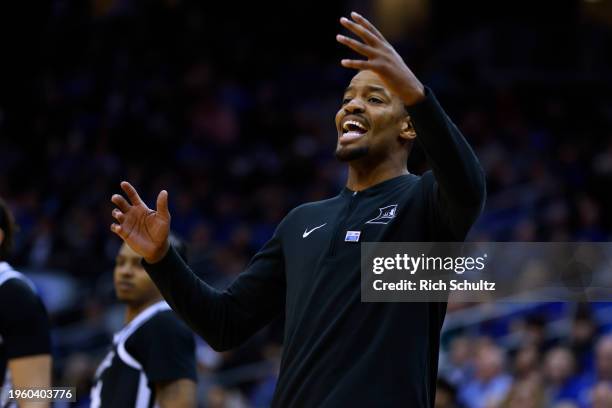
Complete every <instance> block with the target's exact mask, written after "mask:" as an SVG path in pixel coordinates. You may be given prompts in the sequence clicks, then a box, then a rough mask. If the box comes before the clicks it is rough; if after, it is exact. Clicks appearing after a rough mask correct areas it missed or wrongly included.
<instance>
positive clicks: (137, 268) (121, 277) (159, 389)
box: [113, 243, 196, 408]
mask: <svg viewBox="0 0 612 408" xmlns="http://www.w3.org/2000/svg"><path fill="white" fill-rule="evenodd" d="M141 259H142V257H141V256H140V255H138V254H137V253H136V252H134V251H133V250H132V249H131V248H130V247H129V246H128V245H127V244H125V243H124V244H123V245H122V246H121V249H120V250H119V254H117V258H116V260H115V271H114V276H113V277H114V283H115V293H116V294H117V298H118V299H119V300H120V301H122V302H123V303H125V304H126V306H127V310H126V313H125V323H126V324H127V323H129V322H131V321H132V320H133V319H134V318H135V317H136V316H138V314H139V313H140V312H142V311H143V310H144V309H146V308H147V307H149V306H151V305H152V304H154V303H156V302H159V301H160V300H162V296H161V294H160V293H159V290H158V289H157V287H156V286H155V284H154V283H153V281H152V280H151V278H150V277H149V275H148V274H147V272H146V271H145V270H144V268H143V267H142V265H141V264H140V260H141ZM154 385H155V391H156V399H157V404H158V405H159V406H160V407H161V408H166V407H181V408H190V407H195V406H196V384H195V383H194V382H193V381H192V380H190V379H188V378H181V379H177V380H174V381H162V382H156V383H155V384H154Z"/></svg>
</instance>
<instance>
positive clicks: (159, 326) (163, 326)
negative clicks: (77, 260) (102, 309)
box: [91, 236, 196, 408]
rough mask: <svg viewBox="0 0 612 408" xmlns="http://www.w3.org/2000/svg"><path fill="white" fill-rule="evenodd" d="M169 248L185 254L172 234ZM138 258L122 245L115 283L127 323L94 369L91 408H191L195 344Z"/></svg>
mask: <svg viewBox="0 0 612 408" xmlns="http://www.w3.org/2000/svg"><path fill="white" fill-rule="evenodd" d="M170 244H171V245H172V247H173V248H175V250H177V252H178V253H180V254H181V256H185V247H184V245H183V244H182V243H181V242H180V241H179V240H178V239H177V238H175V237H174V236H171V238H170ZM141 259H142V258H141V257H140V255H138V254H137V253H136V252H134V251H133V250H132V249H131V248H130V247H129V246H128V245H127V244H125V243H124V244H123V245H122V246H121V249H120V251H119V254H118V255H117V260H116V266H115V273H114V283H115V292H116V294H117V298H118V299H119V300H120V301H122V302H123V303H125V304H126V306H127V308H126V313H125V323H126V325H125V326H124V327H123V329H121V330H120V331H119V332H118V333H116V334H115V336H114V338H113V346H112V349H111V351H110V352H109V353H108V354H107V355H106V357H105V358H104V360H103V361H102V363H101V364H100V366H99V367H98V370H97V371H96V378H95V384H94V387H93V389H92V391H91V407H92V408H97V407H109V408H111V407H112V408H128V407H129V408H149V407H153V406H154V405H155V406H156V407H161V408H164V407H177V408H183V407H195V406H196V368H195V341H194V338H193V334H192V332H191V331H190V330H189V328H187V326H185V324H184V323H183V322H181V321H180V320H179V319H178V318H177V317H176V315H175V314H174V312H172V310H171V309H170V306H168V304H167V303H166V302H164V301H163V299H162V297H161V295H160V293H159V291H158V290H157V288H156V287H155V285H154V284H153V282H152V281H151V278H149V275H147V273H146V272H145V271H144V269H143V268H142V265H141V263H140V261H141Z"/></svg>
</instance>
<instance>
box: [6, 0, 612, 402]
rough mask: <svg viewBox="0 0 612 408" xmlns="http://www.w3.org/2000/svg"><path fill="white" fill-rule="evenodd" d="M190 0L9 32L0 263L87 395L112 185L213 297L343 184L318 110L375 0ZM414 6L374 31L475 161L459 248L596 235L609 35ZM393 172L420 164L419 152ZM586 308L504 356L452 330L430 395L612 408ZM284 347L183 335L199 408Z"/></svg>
mask: <svg viewBox="0 0 612 408" xmlns="http://www.w3.org/2000/svg"><path fill="white" fill-rule="evenodd" d="M200 3H202V2H192V1H180V0H164V1H152V2H142V1H137V0H134V1H128V0H122V1H119V0H116V1H112V0H108V1H101V0H100V1H90V2H76V3H72V2H67V1H60V0H56V1H50V2H48V3H47V9H46V10H45V11H44V17H41V18H39V19H36V18H34V17H33V18H32V21H30V23H29V24H30V26H27V27H26V29H29V30H30V31H33V32H34V33H35V34H36V35H35V36H34V37H35V38H34V39H33V40H29V41H31V43H30V45H31V55H28V56H27V58H26V60H25V61H26V62H27V63H28V69H27V70H25V71H26V72H19V73H14V76H11V77H8V78H6V77H5V78H4V79H3V81H4V82H6V84H5V85H7V86H8V89H10V90H11V92H9V93H8V94H6V93H5V95H4V96H3V98H2V105H0V134H1V135H2V137H0V196H2V197H3V198H5V199H6V200H7V202H8V203H9V204H10V206H11V208H12V209H13V211H14V213H15V216H16V219H17V222H18V224H19V227H20V232H19V234H18V235H17V237H16V238H17V242H16V248H15V252H14V256H13V258H12V259H11V260H10V261H11V263H12V264H14V265H15V266H16V267H17V268H19V269H21V270H24V271H26V272H28V271H29V272H31V273H32V275H33V276H38V282H40V283H41V286H42V295H43V298H44V299H45V300H46V301H48V302H49V304H53V305H57V306H56V307H51V312H52V318H53V322H54V324H55V330H54V340H55V344H56V349H55V354H56V356H57V357H58V360H57V361H58V363H57V365H56V378H57V381H58V383H65V384H77V386H78V387H79V388H80V389H81V390H86V389H87V387H88V386H89V384H88V379H89V378H90V375H91V374H92V370H93V369H94V368H95V364H96V363H97V360H96V359H97V358H98V356H100V355H101V353H102V352H103V351H104V348H105V347H106V346H107V345H108V344H109V339H110V335H111V334H112V331H113V330H115V329H117V328H118V327H119V326H120V324H121V321H120V308H119V307H118V306H117V305H116V304H115V303H116V302H115V300H114V298H113V289H112V279H111V273H110V271H112V268H113V264H114V259H115V256H116V254H117V251H118V249H119V245H120V243H119V240H118V239H117V238H116V237H115V236H114V235H113V234H111V233H110V231H109V225H110V223H111V222H112V219H111V217H110V211H111V208H112V207H111V204H110V201H109V200H110V197H111V195H112V194H113V193H115V192H118V190H119V188H118V187H119V182H120V181H121V180H129V181H130V182H131V183H132V184H133V185H135V186H136V187H137V188H138V189H139V191H141V192H142V193H143V195H144V197H146V201H147V202H149V203H150V204H153V200H154V197H155V196H156V194H157V192H158V191H160V190H161V189H167V190H168V191H169V197H170V204H171V213H172V229H173V230H174V232H175V233H176V234H177V235H179V236H181V237H183V238H184V239H185V240H186V241H187V242H188V243H189V247H190V255H189V257H190V264H191V265H192V266H193V269H194V270H195V271H196V272H197V273H198V274H199V275H200V276H201V277H202V278H203V279H206V280H207V282H209V283H211V284H212V285H214V286H216V287H218V288H223V287H224V286H225V285H227V283H228V282H230V281H231V280H232V279H233V278H234V277H235V276H236V274H238V273H239V272H240V271H241V270H242V269H243V268H244V267H245V265H246V264H247V262H248V260H249V258H250V257H251V256H252V255H253V254H254V253H255V252H256V251H257V249H258V248H259V247H260V246H261V245H262V244H263V243H264V242H265V241H266V240H267V239H268V238H269V237H270V236H271V234H272V232H273V231H274V228H275V227H276V225H277V224H278V222H279V221H280V220H281V219H282V218H283V216H284V215H285V214H287V212H288V211H289V210H290V209H291V208H293V207H294V206H296V205H298V204H300V203H303V202H306V201H313V200H319V199H323V198H327V197H330V196H333V195H335V194H337V192H338V191H339V190H340V189H341V188H342V186H343V184H344V181H345V177H346V169H345V166H344V165H343V164H340V163H338V162H336V160H335V158H334V155H333V150H334V147H335V143H336V131H335V128H334V124H333V117H334V114H335V112H336V110H337V109H338V108H339V106H340V102H341V97H342V92H343V89H344V87H345V86H346V84H347V83H348V80H349V79H350V76H351V72H348V71H347V70H345V69H343V68H341V67H340V65H339V59H340V58H341V57H342V56H343V55H345V54H346V51H345V50H343V49H342V48H341V46H339V45H337V44H336V43H335V42H334V35H335V33H336V32H338V30H340V26H339V25H338V24H337V19H338V17H339V16H340V15H341V14H342V13H346V11H347V10H350V8H349V7H352V6H355V5H357V6H365V5H369V6H370V7H371V9H372V10H374V11H375V10H376V7H375V6H376V4H377V3H383V2H375V1H372V2H349V1H346V2H338V4H337V5H334V6H330V5H328V6H326V7H325V8H319V6H318V5H317V4H316V2H315V3H313V4H309V5H304V10H302V11H303V12H302V13H300V15H298V16H296V15H295V14H292V13H291V12H290V10H289V8H287V10H285V9H281V10H280V17H278V18H276V17H275V18H272V17H270V16H269V15H268V13H267V11H265V10H264V11H263V13H261V14H262V17H261V18H262V19H263V20H260V19H259V14H257V15H253V16H252V18H248V17H249V16H250V15H249V14H248V13H247V12H245V11H242V12H236V13H234V12H232V13H230V12H229V11H224V12H219V11H215V10H212V9H211V8H209V6H207V5H204V4H200ZM408 3H413V2H408ZM417 3H418V2H417ZM425 3H427V2H425ZM430 3H431V6H432V7H438V8H435V9H434V12H432V13H431V15H430V16H429V20H427V22H428V24H423V25H422V26H419V27H417V28H416V29H414V30H412V31H411V32H410V33H408V32H404V33H402V32H401V30H400V32H399V33H395V34H394V36H393V37H392V38H390V40H391V41H392V42H393V44H394V45H395V46H396V48H397V49H398V51H399V52H400V53H401V54H402V55H403V56H404V57H405V60H406V61H407V63H408V65H409V66H411V67H412V68H413V69H414V71H415V72H416V73H417V75H418V76H419V77H420V78H421V79H422V81H423V82H424V83H425V84H427V85H428V86H430V87H431V88H432V90H433V91H434V92H435V93H436V95H437V96H438V99H439V100H440V101H441V103H442V105H443V106H444V107H445V109H446V110H447V112H448V113H449V115H450V116H451V117H452V118H453V120H454V121H455V122H456V124H457V125H458V126H459V128H460V129H461V130H462V131H463V133H464V134H465V136H466V137H467V139H468V140H469V141H470V143H471V144H472V146H474V148H475V150H476V151H477V155H478V157H479V158H480V160H481V163H482V165H483V167H484V169H485V172H486V174H487V188H488V201H487V206H486V208H485V212H484V214H483V215H482V217H481V219H480V220H479V222H478V223H477V225H476V226H475V228H474V229H473V231H472V233H471V235H470V239H473V240H493V241H608V240H610V238H611V233H612V219H611V217H610V214H609V212H606V211H605V209H606V208H610V206H611V205H612V190H611V189H610V185H611V184H610V182H611V181H612V137H611V136H612V96H611V95H612V93H610V92H609V91H610V85H611V80H612V76H611V74H610V73H611V72H612V52H609V51H610V50H611V49H612V30H611V29H610V27H608V26H607V25H605V24H603V23H600V22H596V21H593V20H591V19H589V18H588V16H587V15H586V14H584V13H581V11H580V10H579V8H578V7H576V8H571V7H570V9H571V10H570V11H567V10H566V11H567V12H566V13H560V16H558V17H555V18H553V16H552V15H548V14H546V13H544V12H542V11H540V12H535V13H532V15H530V16H526V17H523V18H514V17H516V15H514V14H512V15H510V17H512V18H504V17H503V16H502V14H503V13H500V16H498V17H496V18H493V17H492V18H491V19H482V20H478V21H474V20H473V19H472V20H470V21H467V20H462V19H461V18H462V15H461V14H458V15H456V17H457V19H458V20H460V24H457V28H456V29H455V30H453V29H451V28H449V26H448V25H447V23H448V21H446V20H448V19H449V17H440V16H442V15H444V16H448V12H445V10H444V9H443V7H442V6H441V5H440V2H435V1H432V2H430ZM545 3H546V2H545ZM572 4H578V3H572ZM321 7H322V6H321ZM506 7H509V6H506ZM564 10H565V9H564ZM276 11H277V12H279V10H276ZM374 11H373V12H374ZM553 14H554V13H553ZM466 15H467V14H466ZM266 16H267V17H266ZM544 16H545V17H546V18H545V19H543V17H544ZM266 18H267V20H266ZM466 21H467V22H466ZM26 24H27V23H26ZM313 27H315V28H316V29H315V30H314V31H315V32H313ZM381 28H382V29H383V31H384V26H383V27H381ZM305 30H310V31H309V32H308V35H307V36H306V37H307V38H306V39H303V38H302V35H303V34H304V33H303V31H305ZM19 61H22V60H19ZM19 61H18V62H19ZM22 62H23V61H22ZM7 95H10V96H11V98H9V97H8V96H7ZM13 96H14V97H13ZM17 96H18V97H17ZM409 169H410V171H412V172H415V173H422V172H423V171H424V170H426V169H427V164H426V161H425V158H424V155H423V154H422V152H421V151H420V150H419V149H418V147H417V148H416V149H415V151H414V152H413V155H412V157H411V160H410V163H409ZM59 277H61V278H62V279H61V280H59ZM45 285H48V286H47V287H48V289H47V290H45ZM53 285H55V286H53ZM57 288H62V291H59V289H57ZM58 297H62V299H57V298H58ZM65 299H69V301H67V300H65ZM451 309H453V308H452V307H451ZM587 309H588V308H587ZM585 313H586V312H585ZM587 315H588V316H591V315H589V314H588V313H587ZM576 316H582V315H576ZM520 317H521V319H522V320H523V321H525V322H527V323H529V322H530V321H532V320H534V319H533V317H532V316H529V315H526V316H520ZM566 317H567V318H573V320H572V324H573V325H579V324H580V322H582V320H581V319H579V318H576V317H575V316H574V317H572V316H570V315H567V316H566ZM539 318H540V320H544V321H546V319H547V316H546V314H544V315H540V317H539ZM530 319H531V320H530ZM588 319H590V320H588V321H589V322H590V324H591V326H593V327H591V328H589V329H588V330H587V329H585V328H581V327H575V330H570V331H568V332H567V333H568V335H567V336H569V337H565V338H560V339H557V340H556V342H555V343H554V344H545V342H544V340H542V339H539V338H530V337H529V336H527V337H526V338H525V341H524V342H522V343H520V344H518V345H516V344H515V348H514V349H510V348H507V347H504V345H503V344H500V343H499V341H498V339H497V338H496V337H495V335H494V334H491V333H489V332H487V327H486V326H484V327H481V328H479V329H478V335H477V336H476V337H474V338H472V337H470V336H475V335H474V333H468V334H457V335H456V336H454V337H453V339H452V341H449V342H448V349H447V350H446V351H445V353H444V354H443V356H442V357H443V358H442V360H441V384H440V387H439V389H440V390H441V391H440V395H442V397H444V395H447V394H448V400H449V401H451V400H455V401H456V404H463V405H464V406H466V407H470V408H472V407H474V408H480V407H483V408H484V407H493V406H495V407H498V406H499V407H515V406H519V404H520V406H521V407H523V408H527V407H529V406H534V407H538V406H547V404H549V403H550V404H553V403H554V404H557V405H555V406H556V407H557V408H561V407H565V408H569V407H572V406H579V407H582V406H588V404H590V402H589V401H593V405H594V406H601V407H604V406H612V403H611V402H610V401H611V398H612V338H611V337H608V336H607V335H606V333H605V330H604V331H603V332H602V330H603V329H601V328H600V326H599V325H598V324H597V322H596V320H594V319H592V317H588ZM535 320H538V319H535ZM532 323H533V322H532ZM533 325H535V326H537V324H536V323H533V324H532V326H533ZM540 326H542V327H544V328H546V327H548V326H546V325H540ZM526 327H530V326H529V324H526ZM573 327H574V326H573ZM543 330H544V329H543ZM544 331H545V330H544ZM585 331H587V332H588V335H585V334H584V332H585ZM536 337H537V336H536ZM540 337H545V336H544V335H542V336H540ZM578 337H579V338H578ZM281 344H282V322H281V321H279V322H277V323H275V324H273V325H272V326H271V327H270V328H269V329H266V330H265V331H264V332H262V333H260V334H259V335H258V336H256V338H255V339H253V340H252V341H251V342H250V343H249V344H247V345H245V346H244V347H242V348H240V349H239V350H237V351H234V352H229V353H222V354H218V353H215V352H214V351H212V350H211V349H210V348H209V347H208V346H207V345H206V344H205V343H204V342H200V344H199V348H198V360H199V367H200V371H201V375H202V378H203V381H201V387H203V389H202V395H203V400H206V401H207V405H206V406H210V407H221V406H231V407H241V406H266V404H267V403H268V402H269V400H270V397H271V394H272V392H273V389H274V378H275V376H274V374H275V370H276V369H277V366H278V358H279V355H280V349H281ZM83 392H85V391H83ZM445 393H446V394H445ZM442 397H441V398H442ZM539 401H548V402H547V403H545V402H541V403H540V402H539ZM566 401H570V402H567V403H566ZM595 401H604V402H602V403H595ZM606 401H607V402H606ZM440 403H441V404H443V403H444V401H442V402H440ZM572 403H573V404H577V405H571V404H572ZM451 404H453V403H451V402H449V403H448V404H447V405H439V407H440V408H443V407H451V406H453V405H451ZM491 404H498V405H491ZM500 404H501V405H500ZM529 404H531V405H529ZM534 404H535V405H534ZM564 404H565V405H564ZM584 404H586V405H584ZM606 404H607V405H606ZM455 406H459V405H455Z"/></svg>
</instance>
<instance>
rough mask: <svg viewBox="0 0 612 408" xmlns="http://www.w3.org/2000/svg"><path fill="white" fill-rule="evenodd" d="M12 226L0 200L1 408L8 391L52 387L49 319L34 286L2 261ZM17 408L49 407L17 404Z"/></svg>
mask: <svg viewBox="0 0 612 408" xmlns="http://www.w3.org/2000/svg"><path fill="white" fill-rule="evenodd" d="M14 231H15V223H14V221H13V216H12V214H11V212H10V211H9V208H8V206H7V205H6V203H5V202H4V201H3V200H2V199H0V391H1V392H0V407H2V408H4V407H14V406H16V405H15V404H14V403H12V404H9V401H8V397H9V390H11V389H13V390H24V389H30V388H48V387H50V386H51V341H50V336H49V319H48V316H47V311H46V309H45V306H44V305H43V303H42V302H41V300H40V298H39V297H38V295H37V294H36V290H35V289H34V285H33V284H32V282H31V281H30V280H29V279H28V278H26V277H25V276H24V275H23V274H21V273H19V272H17V271H16V270H14V269H13V268H12V267H11V265H9V264H8V263H7V262H5V261H4V259H6V258H7V257H8V254H9V251H10V249H11V244H12V242H13V234H14ZM19 406H20V407H22V408H27V407H48V406H49V405H48V404H47V403H44V402H38V403H34V402H30V401H27V400H20V401H19Z"/></svg>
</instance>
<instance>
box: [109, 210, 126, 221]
mask: <svg viewBox="0 0 612 408" xmlns="http://www.w3.org/2000/svg"><path fill="white" fill-rule="evenodd" d="M112 215H113V218H114V219H116V220H117V221H119V224H123V221H125V215H124V214H123V213H122V212H121V211H119V210H118V209H116V208H115V209H114V210H113V212H112Z"/></svg>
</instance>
